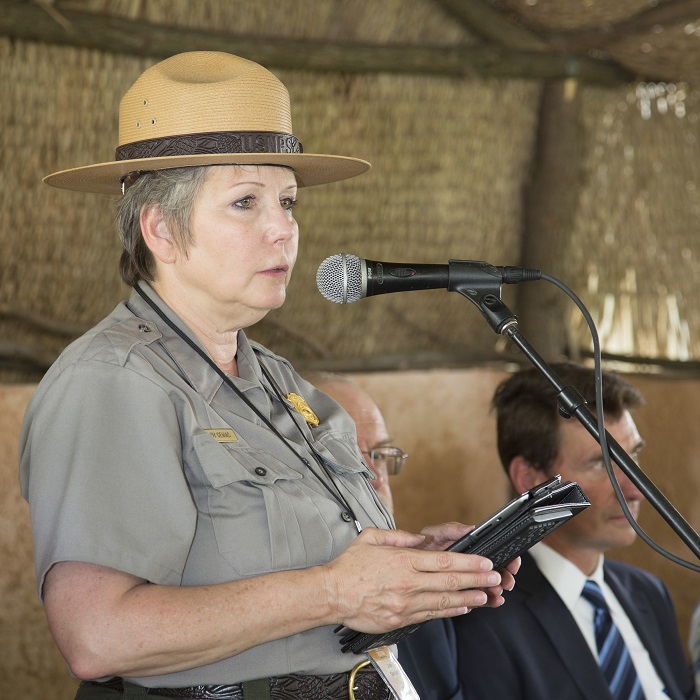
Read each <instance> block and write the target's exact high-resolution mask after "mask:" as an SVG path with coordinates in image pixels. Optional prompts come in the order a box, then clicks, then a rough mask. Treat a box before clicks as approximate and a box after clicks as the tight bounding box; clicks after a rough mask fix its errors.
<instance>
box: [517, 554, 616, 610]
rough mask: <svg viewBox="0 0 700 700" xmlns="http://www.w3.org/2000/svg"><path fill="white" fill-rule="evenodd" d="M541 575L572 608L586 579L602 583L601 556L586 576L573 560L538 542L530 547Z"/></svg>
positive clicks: (567, 605) (568, 606)
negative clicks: (594, 567) (591, 571)
mask: <svg viewBox="0 0 700 700" xmlns="http://www.w3.org/2000/svg"><path fill="white" fill-rule="evenodd" d="M530 554H531V555H532V558H533V559H534V560H535V563H536V564H537V567H538V568H539V570H540V571H541V572H542V575H543V576H544V577H545V578H546V579H547V581H549V583H550V584H551V585H552V588H554V590H555V591H556V592H557V593H558V594H559V597H560V598H561V599H562V600H563V601H564V604H565V605H566V607H567V608H569V610H572V609H573V607H574V605H575V604H576V602H577V601H578V599H579V598H580V597H581V592H582V591H583V587H584V585H585V584H586V581H587V580H588V579H591V580H593V581H596V583H598V584H599V585H601V584H602V583H603V556H602V555H601V556H600V559H599V561H598V565H597V566H596V569H595V571H594V572H593V573H592V574H591V575H590V576H586V575H585V574H584V573H583V572H582V571H581V569H579V568H578V567H577V566H576V565H575V564H574V563H573V562H571V561H569V560H568V559H567V558H566V557H564V556H562V555H561V554H559V552H557V551H555V550H554V549H552V548H551V547H549V546H548V545H546V544H545V543H544V542H538V543H537V544H536V545H534V546H533V547H532V548H531V549H530Z"/></svg>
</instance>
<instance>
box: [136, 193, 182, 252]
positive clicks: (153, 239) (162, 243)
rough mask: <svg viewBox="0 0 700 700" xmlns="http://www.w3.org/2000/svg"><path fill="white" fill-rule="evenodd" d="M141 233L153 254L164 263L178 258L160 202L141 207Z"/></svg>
mask: <svg viewBox="0 0 700 700" xmlns="http://www.w3.org/2000/svg"><path fill="white" fill-rule="evenodd" d="M139 222H140V224H141V234H142V235H143V240H144V242H145V243H146V245H147V246H148V249H149V250H150V251H151V253H153V256H154V257H155V258H156V259H157V260H159V261H160V262H162V263H164V264H169V263H173V262H175V261H176V260H177V252H178V251H177V247H176V246H175V243H174V242H173V239H172V237H171V235H170V231H169V229H168V225H167V223H166V222H165V219H164V218H163V213H162V212H161V209H160V205H159V204H149V205H146V206H144V207H143V208H142V209H141V215H140V217H139Z"/></svg>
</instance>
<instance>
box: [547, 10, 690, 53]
mask: <svg viewBox="0 0 700 700" xmlns="http://www.w3.org/2000/svg"><path fill="white" fill-rule="evenodd" d="M699 18H700V0H666V1H665V2H660V3H659V4H658V5H657V6H655V7H652V8H650V9H648V10H645V11H644V12H641V13H639V14H638V15H636V16H634V17H631V18H630V19H626V20H623V21H621V22H617V23H616V24H609V25H605V26H602V27H595V28H591V29H581V30H571V31H568V32H554V33H550V34H549V35H548V37H547V43H548V44H549V46H550V47H551V48H553V49H555V50H560V51H573V52H576V53H577V52H579V51H581V52H583V51H587V50H591V49H601V50H602V49H605V48H606V47H608V46H609V45H610V44H613V43H614V42H616V41H619V40H620V39H623V38H625V37H630V36H634V35H635V34H646V33H648V32H649V31H650V30H652V29H653V28H654V27H657V26H666V27H671V26H676V25H679V24H686V23H689V22H693V23H695V22H697V21H698V19H699Z"/></svg>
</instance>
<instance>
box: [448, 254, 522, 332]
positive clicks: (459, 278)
mask: <svg viewBox="0 0 700 700" xmlns="http://www.w3.org/2000/svg"><path fill="white" fill-rule="evenodd" d="M513 269H514V270H515V269H517V268H513ZM509 272H510V271H509V270H508V268H497V267H495V266H494V265H490V264H489V263H486V262H475V261H473V260H450V262H449V285H448V287H447V290H448V291H449V292H457V293H458V294H461V295H462V296H463V297H465V298H466V299H469V301H471V302H472V303H473V304H474V305H475V306H476V308H477V309H479V311H480V312H481V315H482V316H483V317H484V318H485V319H486V322H487V323H488V324H489V326H491V328H492V329H493V330H494V331H495V332H496V333H498V334H503V333H505V332H506V331H507V330H509V329H512V328H517V325H518V317H517V316H516V315H515V314H514V313H513V312H512V311H511V310H510V309H509V308H508V307H507V306H506V305H505V304H504V303H503V302H502V301H501V286H502V284H503V283H504V281H505V282H507V283H512V282H511V280H510V279H509V278H508V274H509ZM518 281H520V280H518ZM513 282H515V280H513Z"/></svg>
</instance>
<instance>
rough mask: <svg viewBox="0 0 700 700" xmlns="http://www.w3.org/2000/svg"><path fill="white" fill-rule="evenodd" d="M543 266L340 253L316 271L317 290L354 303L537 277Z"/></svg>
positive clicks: (332, 298)
mask: <svg viewBox="0 0 700 700" xmlns="http://www.w3.org/2000/svg"><path fill="white" fill-rule="evenodd" d="M541 276H542V273H541V272H540V270H535V269H531V268H527V267H510V266H507V267H496V266H494V265H490V264H489V263H487V262H483V261H480V260H450V262H449V264H447V265H445V264H441V265H432V264H424V263H418V264H413V263H392V262H378V261H376V260H363V259H362V258H358V257H357V256H356V255H350V254H348V253H340V254H337V255H331V256H330V257H328V258H326V259H325V260H324V261H323V262H322V263H321V264H320V265H319V267H318V271H317V272H316V286H317V287H318V291H319V292H321V294H322V295H323V296H324V297H325V298H326V299H328V301H332V302H335V303H336V304H352V303H353V302H355V301H359V300H360V299H362V298H363V297H371V296H374V295H376V294H388V293H390V292H410V291H414V290H420V289H447V291H450V292H451V291H461V290H460V289H459V288H460V287H461V288H465V287H466V288H468V287H470V286H474V288H475V289H481V288H483V286H484V284H485V283H486V284H487V285H488V286H491V287H492V286H493V285H494V284H496V285H501V284H518V283H520V282H530V281H532V280H538V279H540V278H541Z"/></svg>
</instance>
